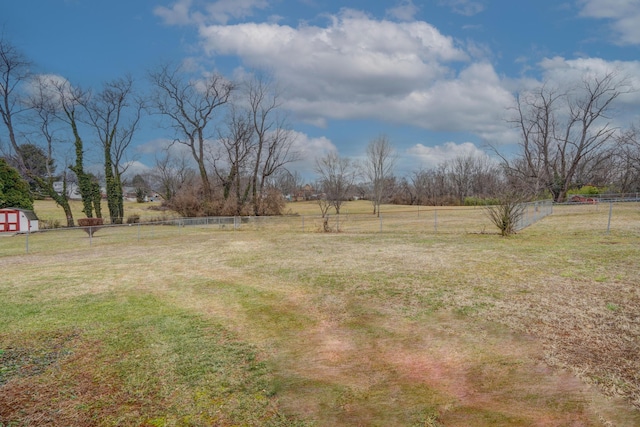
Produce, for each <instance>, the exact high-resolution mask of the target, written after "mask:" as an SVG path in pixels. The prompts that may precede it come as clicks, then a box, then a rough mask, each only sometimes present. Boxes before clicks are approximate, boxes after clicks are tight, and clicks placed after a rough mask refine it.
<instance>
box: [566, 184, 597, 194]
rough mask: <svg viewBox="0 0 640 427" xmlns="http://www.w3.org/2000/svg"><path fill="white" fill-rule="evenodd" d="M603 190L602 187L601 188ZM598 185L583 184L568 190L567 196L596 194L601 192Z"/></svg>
mask: <svg viewBox="0 0 640 427" xmlns="http://www.w3.org/2000/svg"><path fill="white" fill-rule="evenodd" d="M603 190H604V189H603ZM602 192H603V191H601V190H600V189H599V188H598V187H594V186H593V185H583V186H582V187H580V188H579V189H574V190H569V191H568V192H567V194H568V195H569V196H574V195H580V196H596V195H598V194H600V193H602Z"/></svg>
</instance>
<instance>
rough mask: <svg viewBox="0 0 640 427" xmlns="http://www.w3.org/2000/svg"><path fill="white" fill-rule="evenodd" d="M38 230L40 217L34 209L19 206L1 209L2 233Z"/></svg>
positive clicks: (0, 226) (0, 228) (0, 224)
mask: <svg viewBox="0 0 640 427" xmlns="http://www.w3.org/2000/svg"><path fill="white" fill-rule="evenodd" d="M34 231H38V217H37V216H36V214H35V213H34V212H33V211H30V210H27V209H19V208H2V209H0V233H6V232H10V233H31V232H34Z"/></svg>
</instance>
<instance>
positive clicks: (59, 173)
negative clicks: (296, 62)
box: [0, 38, 640, 226]
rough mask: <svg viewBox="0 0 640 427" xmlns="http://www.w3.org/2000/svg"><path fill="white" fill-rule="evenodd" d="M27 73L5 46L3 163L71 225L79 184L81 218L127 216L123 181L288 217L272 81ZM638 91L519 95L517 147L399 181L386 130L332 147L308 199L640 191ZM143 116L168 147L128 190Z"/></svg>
mask: <svg viewBox="0 0 640 427" xmlns="http://www.w3.org/2000/svg"><path fill="white" fill-rule="evenodd" d="M32 68H33V64H32V63H31V61H30V60H29V59H28V58H27V57H26V56H25V55H23V54H22V53H21V52H20V51H19V50H18V49H17V48H16V47H15V46H14V45H13V44H11V43H10V42H9V41H8V40H6V39H4V38H2V39H0V77H1V79H0V96H1V99H0V115H1V116H2V120H3V125H4V131H5V132H3V133H4V135H5V136H6V140H4V141H2V142H3V144H2V146H3V162H4V163H5V165H4V166H3V168H4V169H6V167H9V166H10V167H13V168H15V169H16V170H17V171H18V172H19V174H20V175H21V176H22V177H23V178H24V179H25V180H26V182H27V183H28V184H29V186H30V188H31V192H32V193H37V194H41V195H43V196H46V197H50V198H52V199H53V200H55V202H56V203H57V204H58V205H59V206H60V207H61V209H63V210H64V212H65V215H66V218H67V225H68V226H73V225H74V218H73V214H72V212H71V208H70V205H69V195H68V194H69V191H68V189H69V187H70V186H72V185H73V186H75V187H76V188H77V190H78V192H79V194H80V197H81V199H82V206H83V214H84V215H85V216H86V217H87V218H92V217H97V218H102V217H103V211H102V203H103V201H104V199H105V198H106V205H107V211H108V213H107V216H108V218H109V220H110V221H111V223H122V222H123V219H124V194H123V188H124V186H125V185H134V186H135V188H136V193H137V195H138V196H139V198H140V199H142V198H143V197H144V196H145V195H146V194H149V193H150V192H152V191H153V192H154V193H156V194H158V195H159V196H160V197H161V199H162V200H163V203H164V204H165V205H166V206H167V207H169V208H171V209H173V210H175V211H177V212H179V213H180V214H181V215H183V216H199V215H273V214H280V213H282V211H283V207H284V198H283V195H286V194H299V193H300V192H301V191H302V187H303V184H304V183H303V181H302V178H301V176H300V174H299V173H298V172H295V171H291V170H289V168H288V166H289V165H290V164H291V163H293V162H295V161H296V160H298V159H299V153H298V152H297V151H296V150H295V133H294V132H292V131H291V129H290V128H289V126H288V123H287V116H286V114H285V112H284V109H283V108H282V98H281V91H280V90H279V88H278V85H277V83H276V82H274V81H273V80H271V79H269V78H268V77H265V76H262V75H259V74H256V75H253V76H252V77H251V78H250V79H248V80H246V81H233V80H230V79H228V78H226V77H225V76H223V75H221V74H218V73H206V72H204V73H203V72H201V73H199V74H194V73H192V72H190V71H189V70H188V69H185V68H184V67H182V66H180V65H177V64H172V63H166V64H164V65H161V66H159V67H157V68H155V69H153V70H152V71H150V72H148V75H147V83H148V84H149V85H148V86H149V87H150V89H149V90H147V92H148V93H141V92H140V90H139V89H138V87H139V85H138V84H137V83H136V82H134V80H133V79H132V78H131V77H130V76H122V77H119V78H116V79H113V80H111V81H108V82H105V83H104V84H103V85H102V86H101V87H99V88H97V89H85V88H81V87H79V86H77V85H73V84H72V83H71V82H69V81H67V80H65V79H63V78H61V77H59V76H53V75H48V74H44V73H40V74H36V73H34V72H33V71H32ZM632 91H634V88H633V87H632V86H631V85H630V84H629V83H628V80H627V79H625V78H624V77H621V76H619V75H618V74H616V73H615V72H610V73H604V74H600V75H596V74H592V75H585V76H583V78H582V79H581V80H580V81H578V82H575V84H574V85H572V86H567V87H562V88H560V87H554V86H552V85H551V84H550V83H545V84H543V85H542V86H540V87H538V88H535V89H530V90H525V91H522V92H520V93H518V94H517V95H516V98H515V100H516V101H515V104H514V105H513V106H512V108H511V110H510V116H509V122H510V123H511V125H512V126H513V128H514V129H515V130H517V132H518V135H519V136H518V140H517V150H515V152H511V153H506V152H503V149H502V148H501V147H499V146H489V148H488V152H489V153H491V154H492V156H489V155H476V154H462V155H458V156H456V157H454V158H451V159H449V160H446V161H443V162H441V163H440V164H439V165H437V166H436V167H434V168H431V169H419V170H415V171H412V172H410V173H409V174H408V175H406V176H402V177H399V176H397V175H396V173H395V166H396V163H397V159H398V156H397V152H396V150H395V149H394V146H393V144H392V143H391V141H390V140H389V138H388V137H387V136H385V135H380V136H378V137H376V138H374V139H373V140H372V141H371V142H370V143H369V145H368V146H367V148H366V151H365V155H364V157H363V159H361V160H359V161H356V160H354V159H351V158H348V157H342V156H340V155H339V154H338V153H337V152H330V153H327V154H326V155H324V156H323V157H320V158H318V159H316V161H315V167H314V172H315V174H316V178H317V179H316V181H315V182H314V183H313V184H312V187H313V192H312V193H313V194H306V195H305V197H306V198H314V199H316V200H317V201H318V206H319V209H320V212H321V214H322V215H323V216H326V215H327V214H328V213H329V211H330V210H333V211H334V212H336V213H340V209H341V206H342V204H343V203H344V201H346V200H349V199H352V198H356V197H357V198H364V199H368V200H370V201H371V202H372V213H373V214H377V215H380V205H381V204H382V203H398V204H420V205H462V204H465V203H467V204H468V203H482V204H486V203H499V202H500V200H502V199H504V198H505V197H507V195H508V196H509V197H511V198H514V197H517V198H518V199H521V200H530V199H535V198H541V197H550V198H553V200H554V201H556V202H562V201H565V200H566V199H567V195H568V193H569V192H570V191H571V190H572V189H575V188H580V187H582V186H586V185H590V186H594V187H600V188H607V189H608V190H609V191H611V192H637V191H640V144H639V142H638V141H639V140H638V129H637V127H636V126H635V125H633V124H630V125H629V126H628V127H626V128H622V127H621V126H620V125H614V123H615V121H614V117H615V113H616V108H617V107H618V104H617V103H618V101H619V98H620V97H621V96H622V95H625V94H627V93H630V92H632ZM143 120H157V122H158V123H160V124H161V125H162V126H163V127H164V130H165V131H166V135H167V140H169V141H171V143H170V144H169V146H168V147H166V148H167V149H165V150H162V151H159V152H158V153H157V155H156V164H155V166H154V167H153V169H152V170H151V171H150V172H148V173H145V174H143V175H137V176H135V177H134V178H133V179H132V180H130V181H128V182H127V180H126V179H125V178H124V177H125V174H126V172H127V170H128V168H129V167H130V164H131V162H130V160H131V154H130V147H131V146H132V144H133V143H134V141H136V136H137V135H138V131H139V130H140V127H141V123H142V121H143ZM3 139H4V138H3ZM86 141H91V142H90V144H87V143H86ZM68 148H71V150H70V153H71V154H70V155H67V156H66V157H65V156H64V155H63V154H62V153H64V152H66V151H65V150H68ZM90 148H92V149H93V150H96V149H97V151H98V152H99V153H100V157H101V159H102V160H101V164H102V167H101V171H100V172H97V171H95V170H91V171H89V170H87V164H86V163H87V161H86V159H85V157H86V154H87V152H88V150H89V149H90ZM58 163H64V164H63V165H62V167H58ZM4 169H3V170H4ZM3 176H5V178H1V177H0V197H2V196H1V195H2V194H5V193H7V192H8V190H7V191H4V193H3V188H4V187H7V188H8V184H7V182H8V180H9V178H6V177H8V176H9V175H8V174H7V173H4V174H3ZM12 191H13V190H12ZM12 194H15V193H12ZM0 203H2V200H0Z"/></svg>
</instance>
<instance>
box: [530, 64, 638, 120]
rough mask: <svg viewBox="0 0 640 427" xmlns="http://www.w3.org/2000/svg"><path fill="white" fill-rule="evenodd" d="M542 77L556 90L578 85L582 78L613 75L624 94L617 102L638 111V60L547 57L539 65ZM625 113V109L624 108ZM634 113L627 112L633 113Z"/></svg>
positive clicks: (631, 112)
mask: <svg viewBox="0 0 640 427" xmlns="http://www.w3.org/2000/svg"><path fill="white" fill-rule="evenodd" d="M540 67H541V68H542V70H543V73H544V74H543V78H544V80H545V81H548V82H550V83H551V84H552V85H554V86H555V87H563V88H568V87H572V86H575V85H577V84H580V82H581V81H582V79H583V78H585V77H586V78H589V77H602V76H604V75H606V74H608V73H614V74H615V76H616V78H617V79H618V80H617V81H618V82H621V83H620V84H619V86H618V89H620V90H622V91H623V92H628V93H623V94H622V95H621V96H620V97H619V98H618V101H619V102H621V103H622V104H626V105H627V106H633V111H637V109H638V108H640V61H605V60H604V59H601V58H579V59H565V58H563V57H558V56H557V57H554V58H546V59H544V60H543V61H542V62H541V63H540ZM627 110H628V108H627ZM633 111H627V113H630V114H633Z"/></svg>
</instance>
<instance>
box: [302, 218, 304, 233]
mask: <svg viewBox="0 0 640 427" xmlns="http://www.w3.org/2000/svg"><path fill="white" fill-rule="evenodd" d="M302 232H303V233H304V215H302Z"/></svg>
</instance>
